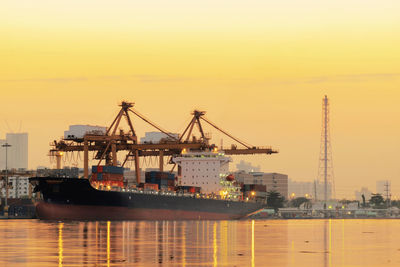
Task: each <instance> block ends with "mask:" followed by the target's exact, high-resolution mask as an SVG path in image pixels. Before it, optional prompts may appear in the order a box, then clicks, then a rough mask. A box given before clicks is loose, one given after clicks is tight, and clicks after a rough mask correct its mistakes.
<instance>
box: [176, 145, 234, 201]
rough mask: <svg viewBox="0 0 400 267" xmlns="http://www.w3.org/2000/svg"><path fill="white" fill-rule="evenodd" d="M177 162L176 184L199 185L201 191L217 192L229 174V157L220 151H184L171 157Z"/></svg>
mask: <svg viewBox="0 0 400 267" xmlns="http://www.w3.org/2000/svg"><path fill="white" fill-rule="evenodd" d="M173 161H174V162H175V163H176V164H178V185H182V186H196V187H201V192H202V193H206V194H208V193H218V192H220V191H221V189H222V188H223V187H224V186H223V182H222V181H221V180H225V178H226V177H227V176H228V175H229V162H231V161H232V159H231V158H230V157H226V156H225V155H224V154H223V153H221V152H186V153H182V154H181V155H179V156H178V157H175V158H173Z"/></svg>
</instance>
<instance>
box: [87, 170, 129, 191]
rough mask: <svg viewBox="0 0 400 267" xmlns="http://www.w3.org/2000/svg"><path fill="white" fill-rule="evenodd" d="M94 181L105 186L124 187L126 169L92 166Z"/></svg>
mask: <svg viewBox="0 0 400 267" xmlns="http://www.w3.org/2000/svg"><path fill="white" fill-rule="evenodd" d="M92 181H94V182H97V183H98V184H99V185H104V186H119V187H123V186H124V168H123V167H117V166H92Z"/></svg>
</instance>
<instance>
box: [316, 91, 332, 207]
mask: <svg viewBox="0 0 400 267" xmlns="http://www.w3.org/2000/svg"><path fill="white" fill-rule="evenodd" d="M318 181H323V182H324V203H325V208H326V203H327V201H328V195H329V194H330V193H331V194H332V195H333V197H334V198H336V192H335V180H334V175H333V161H332V147H331V137H330V131H329V99H328V97H327V96H326V95H325V97H324V98H323V99H322V131H321V146H320V153H319V166H318ZM329 183H330V185H331V186H330V188H329V187H328V184H329ZM329 191H330V192H329Z"/></svg>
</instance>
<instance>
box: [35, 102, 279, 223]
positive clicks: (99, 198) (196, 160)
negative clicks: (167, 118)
mask: <svg viewBox="0 0 400 267" xmlns="http://www.w3.org/2000/svg"><path fill="white" fill-rule="evenodd" d="M120 106H121V109H120V111H119V113H118V115H117V116H116V117H115V119H114V120H113V122H112V123H111V125H110V126H109V127H102V126H90V125H74V126H70V128H69V130H68V131H65V132H64V138H63V139H61V140H60V141H56V140H55V141H54V143H52V146H53V148H52V149H51V150H50V156H53V157H55V159H56V162H57V169H60V166H61V158H62V157H63V155H64V153H69V152H78V153H79V152H83V176H82V177H81V178H78V177H68V178H67V177H61V176H62V175H51V174H50V175H46V177H33V178H30V182H31V183H32V184H33V185H34V186H35V189H34V191H35V192H38V193H40V194H39V195H40V196H41V199H40V200H39V201H38V202H37V203H36V211H37V216H38V218H40V219H50V220H199V219H200V220H214V219H240V218H244V217H246V216H248V215H251V214H252V213H254V212H257V211H259V210H261V209H262V208H263V207H264V205H265V202H264V203H263V202H262V201H261V202H260V201H258V200H257V199H256V197H255V196H254V193H253V194H250V195H249V194H245V192H242V191H241V188H240V187H239V186H238V184H237V183H236V182H235V181H234V177H233V176H232V175H230V173H229V166H228V165H229V162H230V161H231V158H230V157H227V156H225V154H226V155H249V154H267V155H269V154H272V153H277V151H274V150H272V149H271V148H265V147H264V148H261V147H255V146H251V145H249V144H247V143H244V142H242V141H240V140H238V139H237V138H234V137H233V136H231V135H230V134H228V133H227V132H226V131H223V130H221V128H219V127H217V126H216V125H215V124H213V123H212V122H210V121H209V120H208V119H206V118H205V117H204V115H205V111H198V110H195V111H193V113H192V115H193V118H192V119H191V121H190V123H189V125H188V126H187V127H186V128H185V130H184V132H183V133H182V134H178V133H172V132H169V131H166V130H163V129H162V128H161V127H160V126H157V125H156V124H155V123H153V122H151V121H150V120H149V119H148V118H146V117H144V116H143V115H141V114H140V113H139V112H137V111H136V110H135V109H134V108H133V106H134V104H133V103H131V102H125V101H123V102H122V103H121V104H120ZM129 114H134V115H135V116H137V117H139V118H140V119H142V120H143V121H145V122H146V123H148V124H150V125H151V126H152V127H154V128H156V129H157V130H158V131H159V132H152V133H149V135H148V134H147V133H146V136H145V137H144V138H143V139H140V142H139V141H138V136H137V135H136V131H135V129H134V127H133V124H132V120H131V119H130V115H129ZM123 118H125V120H126V122H127V125H128V129H127V130H126V129H125V130H124V129H122V128H121V127H120V122H121V121H123ZM202 122H205V123H207V124H208V125H210V126H212V127H213V128H214V129H216V130H218V131H220V132H222V133H223V134H224V135H227V136H228V137H229V138H231V139H233V140H234V141H235V142H237V143H239V144H241V145H242V146H244V147H245V148H238V147H237V146H236V145H232V146H231V148H225V149H224V151H222V145H221V151H219V149H218V148H217V146H216V145H215V144H209V142H210V139H211V135H209V134H206V133H205V132H204V130H203V129H204V128H203V126H202V124H201V123H202ZM195 125H197V126H196V127H195ZM195 128H198V129H199V133H200V136H196V135H195V134H194V131H193V129H195ZM89 151H93V152H94V158H93V159H94V160H98V163H97V165H95V166H92V170H91V172H90V170H89ZM121 151H124V152H125V154H124V159H123V160H121V161H119V160H118V156H117V154H118V152H121ZM152 156H155V157H158V159H159V168H158V169H159V172H148V173H146V175H145V176H146V177H145V178H146V179H145V181H143V180H142V176H143V175H142V174H141V169H140V164H139V163H140V158H143V157H144V158H145V157H152ZM165 157H168V159H169V161H168V163H170V164H173V167H172V169H171V171H170V172H169V173H168V172H163V168H164V158H165ZM127 161H132V162H133V163H134V172H135V173H134V175H133V174H132V177H135V180H136V181H135V182H134V183H132V184H129V183H128V182H127V179H125V178H127V177H128V176H129V175H126V176H125V173H124V171H125V164H126V162H127ZM103 162H104V164H103V165H102V163H103ZM175 166H178V170H177V173H176V175H175V174H172V173H173V170H174V168H175ZM247 193H248V192H247Z"/></svg>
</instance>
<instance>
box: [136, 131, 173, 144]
mask: <svg viewBox="0 0 400 267" xmlns="http://www.w3.org/2000/svg"><path fill="white" fill-rule="evenodd" d="M168 134H169V135H171V136H173V137H175V139H179V134H177V133H168ZM162 139H165V140H173V139H172V138H171V137H169V136H168V135H166V134H165V133H162V132H146V133H145V134H144V137H141V138H140V143H141V144H146V143H153V144H156V143H160V141H161V140H162Z"/></svg>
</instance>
